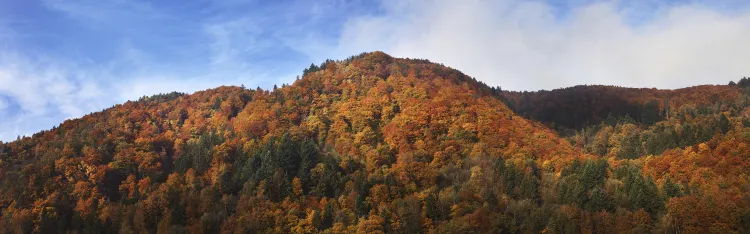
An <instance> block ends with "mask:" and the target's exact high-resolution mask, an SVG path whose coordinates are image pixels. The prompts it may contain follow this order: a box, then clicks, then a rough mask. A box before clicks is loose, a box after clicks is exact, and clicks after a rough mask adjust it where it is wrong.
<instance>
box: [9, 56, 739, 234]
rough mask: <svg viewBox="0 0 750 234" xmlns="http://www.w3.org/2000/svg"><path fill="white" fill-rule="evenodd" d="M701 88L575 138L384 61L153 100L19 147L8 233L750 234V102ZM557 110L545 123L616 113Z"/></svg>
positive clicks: (435, 71)
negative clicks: (286, 81) (651, 115)
mask: <svg viewBox="0 0 750 234" xmlns="http://www.w3.org/2000/svg"><path fill="white" fill-rule="evenodd" d="M695 90H696V91H678V92H682V93H684V94H680V95H673V96H670V97H677V96H679V97H684V98H674V99H672V100H674V105H675V106H674V108H670V109H669V110H668V112H666V113H670V115H669V117H667V116H666V115H665V116H664V117H662V118H655V119H653V122H652V123H643V122H638V121H634V120H632V118H631V119H628V118H614V117H613V118H605V119H604V121H603V122H602V123H599V124H594V123H590V124H586V125H582V127H581V128H580V129H577V130H574V131H572V133H571V134H567V136H568V137H567V138H561V137H559V136H558V134H557V133H556V132H555V131H553V130H550V129H549V128H547V127H545V125H542V124H540V123H538V122H535V121H532V120H527V119H524V118H522V117H520V116H519V115H517V114H515V113H514V112H513V111H512V110H511V109H509V108H508V107H507V106H506V105H505V104H504V102H503V101H502V99H503V98H505V101H506V103H514V102H508V100H509V99H511V100H512V99H514V98H516V97H507V96H502V97H501V96H499V95H498V93H497V90H494V89H491V88H489V87H487V86H486V85H484V84H482V83H481V82H478V81H476V80H474V79H472V78H470V77H468V76H466V75H464V74H462V73H461V72H459V71H456V70H454V69H451V68H449V67H445V66H442V65H438V64H434V63H430V62H429V61H427V60H416V59H399V58H393V57H391V56H388V55H387V54H384V53H382V52H373V53H365V54H361V55H358V56H354V57H351V58H349V59H346V60H343V61H331V60H328V61H326V62H325V63H323V64H321V65H312V66H310V67H309V68H307V69H305V70H304V75H303V77H302V78H301V79H298V80H297V81H295V82H294V84H292V85H282V86H281V87H278V88H274V89H273V90H261V89H254V90H249V89H246V88H244V87H219V88H216V89H210V90H206V91H200V92H196V93H194V94H190V95H184V94H180V93H170V94H163V95H156V96H152V97H144V98H141V99H140V100H138V101H134V102H127V103H125V104H122V105H117V106H114V107H112V108H109V109H107V110H104V111H102V112H97V113H93V114H91V115H87V116H84V117H83V118H80V119H76V120H69V121H66V122H65V123H63V124H61V125H60V126H59V127H56V128H55V129H52V130H49V131H44V132H40V133H37V134H35V135H34V136H32V137H26V138H22V139H20V140H18V141H14V142H10V143H4V144H2V143H0V208H1V210H0V233H17V232H21V233H29V232H33V233H60V232H66V231H78V232H87V233H99V232H102V233H118V232H122V233H140V232H158V233H184V232H190V233H217V232H221V233H355V232H356V233H383V232H388V233H420V232H424V233H540V232H545V233H582V232H583V233H651V232H653V233H657V232H658V233H663V232H684V233H700V232H703V233H710V232H726V233H733V232H739V233H741V232H745V231H748V230H750V208H748V204H750V192H748V190H749V189H750V183H749V182H748V181H750V178H748V176H747V174H746V172H747V171H750V163H749V162H750V160H747V159H748V158H749V157H750V155H749V152H750V109H748V107H749V106H750V96H749V95H748V93H747V92H741V91H736V92H735V91H732V92H729V91H726V90H723V87H718V88H716V90H717V91H716V92H713V93H716V95H719V97H720V98H712V95H713V94H711V93H712V92H703V90H706V89H705V88H704V87H698V88H695ZM738 90H739V89H738ZM697 91H701V92H697ZM638 92H643V93H654V94H653V95H651V96H649V95H642V94H640V93H639V94H638V95H634V96H632V98H625V100H627V101H628V102H633V103H648V102H649V101H650V100H652V99H654V98H661V97H663V96H659V95H661V92H662V91H648V90H641V91H638ZM500 94H501V95H503V93H500ZM707 94H708V95H707ZM735 94H737V95H739V96H735V97H736V98H735V99H733V101H728V100H729V99H724V97H725V96H726V97H730V96H731V95H735ZM571 95H584V96H585V95H589V94H585V92H584V93H583V94H580V91H576V92H574V93H573V94H571ZM602 95H605V96H608V95H609V94H602ZM609 96H611V95H609ZM558 99H559V98H558ZM572 100H575V99H572ZM633 100H637V101H633ZM556 101H558V103H559V104H550V105H549V106H536V107H535V108H532V107H533V106H532V107H527V108H528V109H529V110H530V111H531V113H537V112H539V113H541V112H544V111H546V109H549V108H551V109H554V110H556V111H559V113H570V112H569V111H579V112H572V114H579V116H586V115H591V114H590V113H597V114H595V115H592V116H599V114H598V113H599V112H596V111H594V112H592V111H591V110H600V109H602V108H601V107H598V104H597V103H592V104H591V105H590V106H591V107H594V109H591V110H589V109H570V110H568V109H565V108H567V107H566V106H569V105H568V104H564V103H565V102H566V101H571V100H566V99H559V100H556ZM518 103H519V104H512V105H514V106H519V105H529V104H528V103H526V102H518ZM532 103H533V102H532ZM669 103H673V102H672V101H670V102H669ZM717 103H718V104H717ZM652 106H653V105H652ZM615 107H616V106H615ZM709 107H715V108H709ZM536 108H539V109H536ZM649 108H652V109H653V107H649ZM659 108H661V107H660V106H658V105H657V107H656V109H659ZM529 116H534V115H529ZM656 116H660V115H659V113H657V115H656ZM574 120H576V121H577V120H578V119H574ZM542 121H543V120H542ZM552 121H553V122H551V123H548V124H551V125H560V124H567V123H566V122H565V121H560V120H558V119H554V118H553V119H552ZM576 121H573V123H578V122H576ZM558 122H559V123H558ZM673 132H674V133H673Z"/></svg>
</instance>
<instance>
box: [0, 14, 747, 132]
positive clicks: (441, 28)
mask: <svg viewBox="0 0 750 234" xmlns="http://www.w3.org/2000/svg"><path fill="white" fill-rule="evenodd" d="M749 6H750V1H746V0H607V1H604V0H494V1H490V0H460V1H459V0H455V1H454V0H373V1H360V0H317V1H312V0H278V1H270V0H253V1H242V0H216V1H208V0H193V1H182V0H159V1H145V0H23V1H21V0H0V141H5V142H8V141H12V140H15V139H16V137H17V136H19V135H20V136H23V135H30V134H33V133H35V132H38V131H41V130H45V129H50V128H52V127H53V126H57V125H59V123H61V122H62V121H64V120H66V119H71V118H78V117H81V116H83V115H86V114H89V113H92V112H96V111H101V110H102V109H104V108H108V107H111V106H113V105H115V104H118V103H123V102H125V101H127V100H136V99H138V98H139V97H141V96H144V95H146V96H148V95H153V94H158V93H167V92H171V91H180V92H186V93H192V92H195V91H198V90H204V89H209V88H213V87H217V86H220V85H245V86H246V87H249V88H254V87H261V88H270V87H273V85H274V84H277V85H280V84H284V83H286V84H289V83H292V82H293V81H294V80H295V78H296V77H297V76H298V75H301V72H302V70H303V69H304V68H306V67H308V66H309V64H310V63H316V64H319V63H320V62H322V61H324V60H325V59H329V58H330V59H344V58H347V57H349V56H351V55H356V54H359V53H362V52H369V51H376V50H379V51H384V52H386V53H388V54H391V55H392V56H395V57H409V58H426V59H429V60H431V61H433V62H438V63H443V64H445V65H447V66H450V67H453V68H456V69H459V70H461V71H462V72H464V73H465V74H467V75H469V76H472V77H476V78H477V79H478V80H481V81H483V82H485V83H486V84H488V85H491V86H500V87H502V88H503V89H505V90H539V89H554V88H560V87H567V86H573V85H581V84H605V85H619V86H628V87H648V88H651V87H656V88H666V89H674V88H682V87H688V86H693V85H700V84H726V83H728V82H729V81H730V80H738V79H740V78H742V77H743V76H750V43H748V41H750V9H749Z"/></svg>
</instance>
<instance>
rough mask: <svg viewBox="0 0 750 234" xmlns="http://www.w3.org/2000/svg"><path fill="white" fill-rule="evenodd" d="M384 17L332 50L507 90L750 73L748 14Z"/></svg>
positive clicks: (609, 9)
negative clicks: (434, 68) (427, 63)
mask: <svg viewBox="0 0 750 234" xmlns="http://www.w3.org/2000/svg"><path fill="white" fill-rule="evenodd" d="M383 6H384V8H385V10H386V13H385V14H384V15H382V16H377V17H373V16H365V17H359V18H353V19H351V20H350V21H348V22H347V24H346V25H344V32H343V33H342V36H341V38H340V40H339V45H338V47H337V49H336V51H335V52H334V53H335V54H336V55H337V56H345V55H351V54H356V53H359V52H361V51H364V50H374V49H379V50H384V51H386V52H388V53H390V54H391V55H393V56H397V57H418V58H427V59H430V60H431V61H435V62H440V63H444V64H446V65H449V66H452V67H455V68H457V69H459V70H461V71H463V72H465V73H466V74H468V75H470V76H474V77H477V79H479V80H482V81H485V82H486V83H488V84H489V85H492V86H496V85H499V86H502V87H504V88H505V89H513V90H537V89H553V88H559V87H565V86H572V85H579V84H610V85H621V86H635V87H659V88H680V87H687V86H692V85H699V84H709V83H711V84H714V83H719V84H725V83H727V82H728V81H729V80H736V79H738V78H740V77H742V76H743V75H745V76H747V75H748V74H750V66H748V65H750V43H747V42H746V41H747V40H748V38H750V12H748V11H745V10H737V11H736V12H732V13H731V14H729V13H721V12H717V11H715V10H712V9H709V7H708V6H706V5H699V4H687V5H685V4H683V5H665V6H662V7H661V8H659V9H650V10H652V12H653V16H652V17H648V20H646V21H645V22H636V23H634V22H632V20H633V19H632V16H633V15H634V14H635V13H637V12H635V11H643V10H644V9H643V8H642V7H640V8H639V7H622V6H621V5H620V6H618V3H617V2H613V1H610V2H598V3H592V4H584V5H577V6H573V7H572V9H571V11H570V12H569V13H568V15H566V17H562V19H561V17H559V15H558V12H557V11H556V9H555V8H553V7H552V6H550V5H548V4H546V3H544V2H540V1H511V0H505V1H483V0H466V1H460V2H457V1H429V0H424V1H422V0H412V1H390V0H387V1H384V2H383Z"/></svg>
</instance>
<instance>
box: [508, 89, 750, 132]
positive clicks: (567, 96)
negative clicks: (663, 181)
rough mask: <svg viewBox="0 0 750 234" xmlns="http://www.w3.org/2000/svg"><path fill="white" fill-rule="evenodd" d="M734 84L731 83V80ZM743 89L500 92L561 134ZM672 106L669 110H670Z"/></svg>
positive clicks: (723, 98) (706, 102)
mask: <svg viewBox="0 0 750 234" xmlns="http://www.w3.org/2000/svg"><path fill="white" fill-rule="evenodd" d="M732 83H734V82H732ZM743 92H744V86H739V85H701V86H694V87H688V88H682V89H675V90H660V89H653V88H652V89H646V88H626V87H617V86H603V85H586V86H584V85H581V86H574V87H569V88H562V89H555V90H551V91H546V90H541V91H535V92H518V91H502V92H500V95H501V96H502V98H503V100H504V101H505V103H506V104H507V105H508V106H509V107H510V108H511V109H513V110H514V111H515V112H517V113H518V114H519V115H522V116H524V117H526V118H530V119H532V120H536V121H539V122H542V123H545V124H547V125H548V126H550V127H552V128H553V129H556V130H560V131H561V133H564V132H566V131H567V130H577V129H581V128H585V127H588V126H591V125H595V124H598V123H601V122H602V121H604V120H605V119H607V118H608V117H609V118H624V117H625V116H628V117H629V118H631V119H632V120H633V121H635V122H639V123H644V124H647V125H651V124H654V123H656V122H659V121H661V120H663V119H665V118H667V117H669V116H667V115H668V114H669V113H670V112H673V111H675V110H676V111H679V110H678V109H677V108H679V107H681V106H685V105H692V106H694V107H697V108H711V107H709V106H711V105H715V104H717V103H722V102H723V103H727V104H729V103H733V102H734V101H736V99H737V98H738V97H740V96H741V95H742V94H743ZM670 109H672V110H670Z"/></svg>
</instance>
